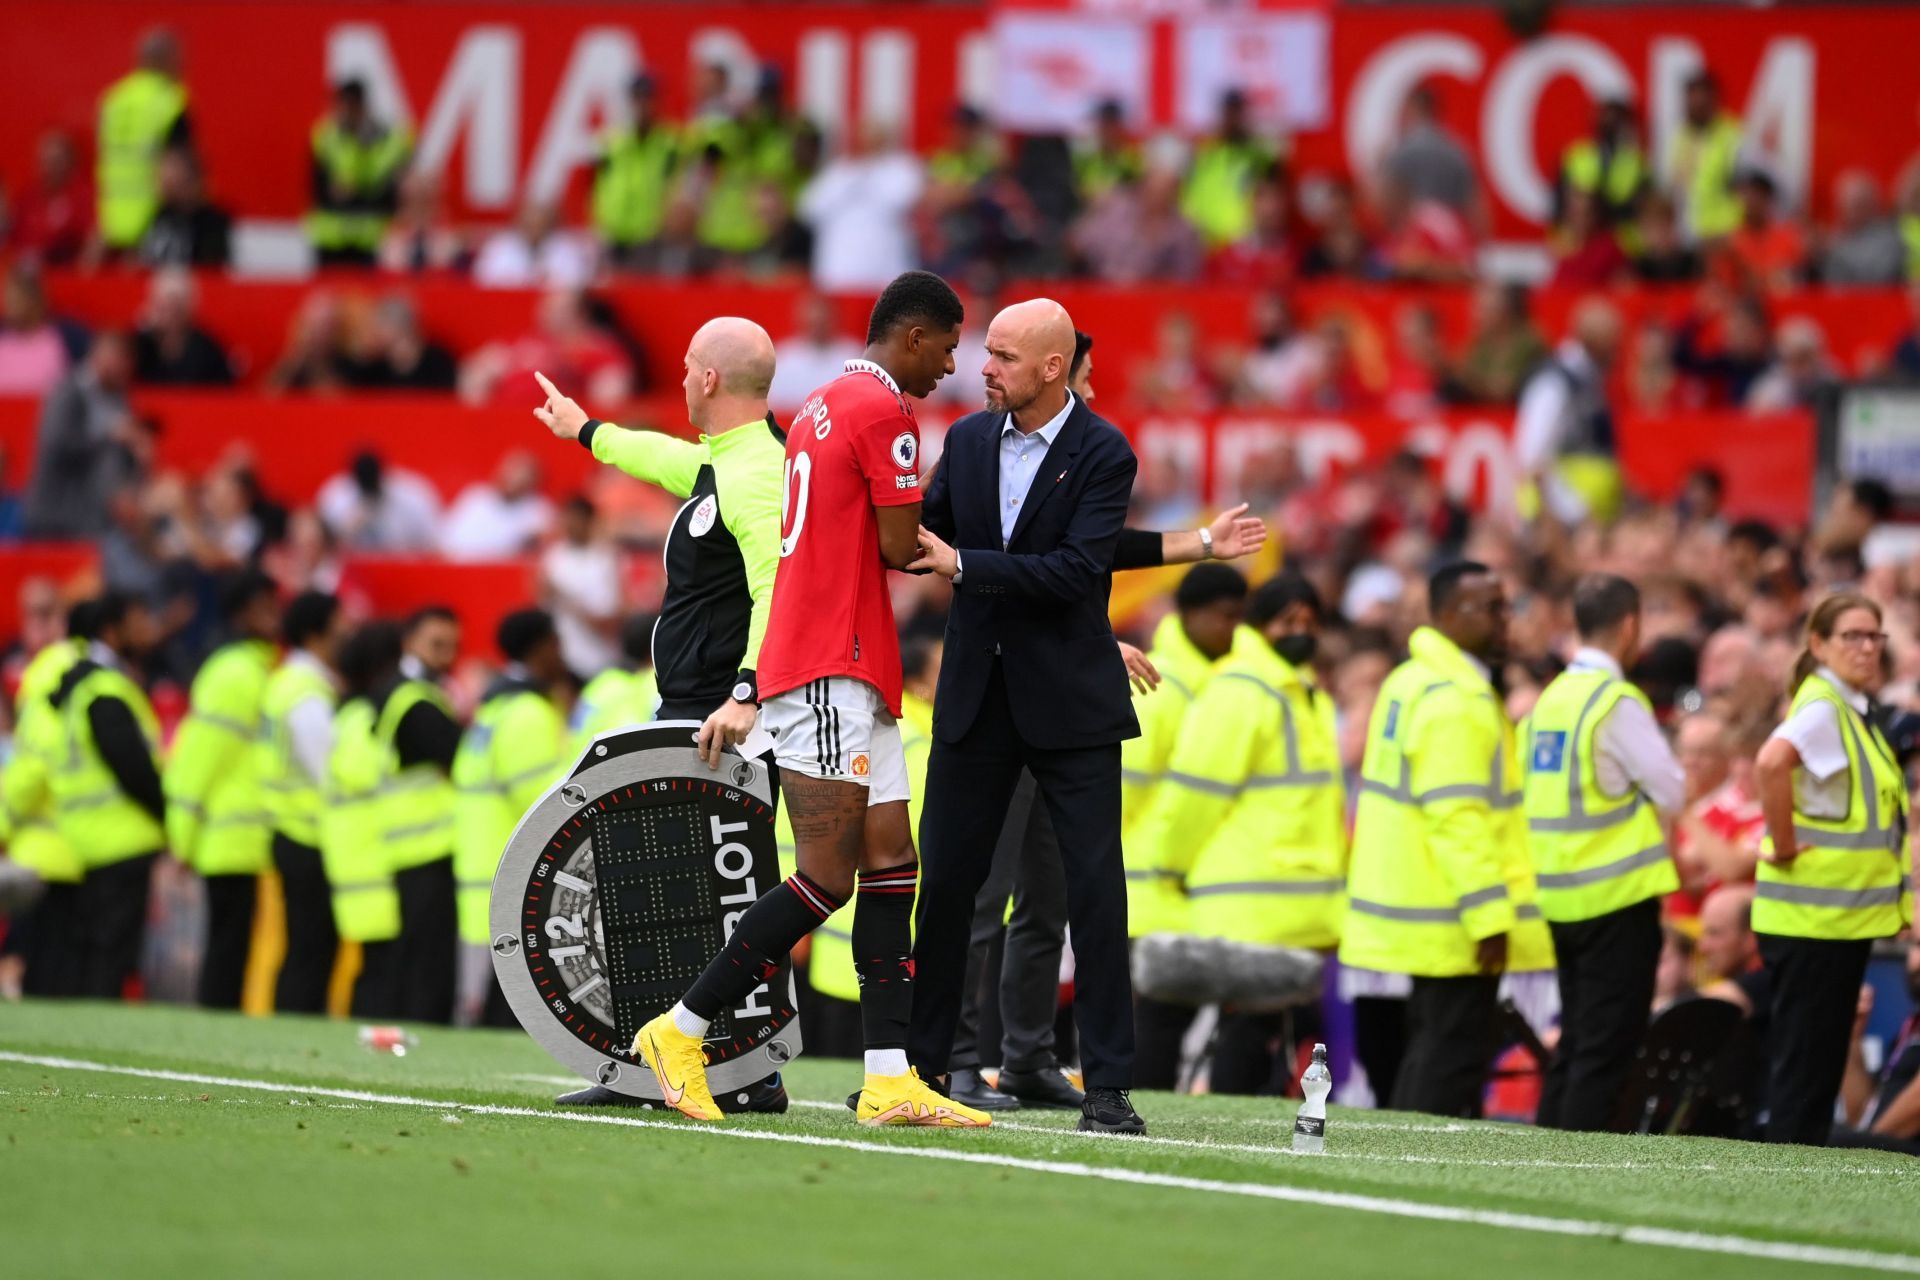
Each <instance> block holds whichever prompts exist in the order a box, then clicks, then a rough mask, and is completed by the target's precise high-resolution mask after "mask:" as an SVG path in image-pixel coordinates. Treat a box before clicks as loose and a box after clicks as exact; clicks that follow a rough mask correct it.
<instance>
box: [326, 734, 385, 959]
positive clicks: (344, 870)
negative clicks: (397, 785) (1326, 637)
mask: <svg viewBox="0 0 1920 1280" xmlns="http://www.w3.org/2000/svg"><path fill="white" fill-rule="evenodd" d="M375 719H376V712H375V710H374V706H373V703H372V702H370V701H369V700H367V699H366V698H349V699H347V700H346V701H345V702H343V703H341V704H340V708H339V710H338V711H336V712H335V713H334V716H333V749H332V751H330V752H329V753H328V755H327V780H326V786H325V787H324V788H323V789H322V793H321V794H322V797H323V800H324V803H323V805H322V807H321V810H320V823H319V828H320V860H321V863H322V865H324V866H325V867H326V869H327V887H328V889H329V890H330V891H331V895H332V896H331V901H332V903H333V923H334V927H335V928H336V929H338V930H339V931H340V936H341V937H342V938H345V939H347V940H349V941H351V942H386V941H388V940H389V939H392V938H397V937H399V936H400V891H399V889H398V887H397V886H396V885H395V884H394V880H393V865H392V858H391V855H390V854H389V852H388V850H387V849H386V847H385V837H386V832H387V829H388V828H389V827H391V826H392V825H393V823H394V808H395V805H394V800H395V796H394V793H393V792H392V791H391V790H390V789H389V788H388V787H387V785H386V782H387V776H388V774H389V772H390V770H389V769H387V767H386V765H385V762H384V761H383V759H382V751H381V747H380V743H379V740H378V738H377V737H376V735H375V732H374V727H375Z"/></svg>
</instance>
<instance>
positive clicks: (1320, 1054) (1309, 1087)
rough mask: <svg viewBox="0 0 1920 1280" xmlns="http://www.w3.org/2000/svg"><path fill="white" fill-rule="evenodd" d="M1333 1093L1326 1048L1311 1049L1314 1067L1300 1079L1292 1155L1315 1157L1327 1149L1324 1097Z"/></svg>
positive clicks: (1325, 1103) (1325, 1099) (1331, 1073)
mask: <svg viewBox="0 0 1920 1280" xmlns="http://www.w3.org/2000/svg"><path fill="white" fill-rule="evenodd" d="M1332 1092H1333V1072H1331V1071H1329V1070H1327V1046H1325V1045H1323V1044H1316V1045H1315V1046H1313V1065H1312V1066H1310V1067H1308V1068H1307V1071H1306V1074H1305V1075H1303V1076H1301V1077H1300V1093H1301V1096H1302V1097H1303V1098H1304V1099H1305V1101H1303V1102H1302V1103H1301V1104H1300V1111H1299V1113H1298V1114H1297V1115H1295V1116H1294V1118H1293V1150H1294V1154H1295V1155H1307V1156H1317V1155H1320V1154H1322V1153H1323V1152H1325V1151H1326V1149H1327V1095H1328V1094H1329V1093H1332Z"/></svg>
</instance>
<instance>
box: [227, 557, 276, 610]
mask: <svg viewBox="0 0 1920 1280" xmlns="http://www.w3.org/2000/svg"><path fill="white" fill-rule="evenodd" d="M279 594H280V584H279V583H277V582H275V581H274V580H273V579H272V578H270V577H268V576H267V575H266V574H264V573H262V572H261V571H260V570H258V569H242V570H241V571H240V572H238V573H236V574H233V575H232V576H231V577H229V578H228V579H227V580H226V581H225V582H223V583H221V584H220V616H221V617H223V618H225V619H226V620H227V621H228V622H232V621H233V620H234V619H235V618H237V617H239V616H240V615H241V614H243V613H245V612H246V611H247V609H248V607H249V606H250V605H252V604H253V602H254V601H255V600H258V599H259V598H260V597H261V596H268V595H270V596H278V595H279Z"/></svg>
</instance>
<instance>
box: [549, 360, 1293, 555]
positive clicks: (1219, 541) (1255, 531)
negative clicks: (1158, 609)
mask: <svg viewBox="0 0 1920 1280" xmlns="http://www.w3.org/2000/svg"><path fill="white" fill-rule="evenodd" d="M542 381H545V379H542ZM1207 532H1209V533H1211V534H1212V535H1213V558H1214V559H1215V560H1238V559H1239V558H1240V557H1241V556H1250V555H1252V554H1253V553H1254V552H1256V551H1258V550H1259V549H1260V548H1261V547H1263V546H1265V545H1266V542H1267V522H1266V521H1265V520H1262V519H1261V518H1260V517H1259V516H1250V515H1248V514H1247V504H1246V503H1244V502H1243V503H1241V504H1240V505H1239V506H1237V507H1228V508H1227V509H1226V510H1225V511H1222V512H1221V513H1220V514H1219V515H1217V516H1215V517H1214V518H1213V523H1212V524H1210V525H1208V526H1207Z"/></svg>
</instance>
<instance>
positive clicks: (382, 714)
mask: <svg viewBox="0 0 1920 1280" xmlns="http://www.w3.org/2000/svg"><path fill="white" fill-rule="evenodd" d="M422 702H429V703H432V704H433V705H434V706H437V707H439V708H440V710H441V711H443V712H445V713H446V716H447V718H448V719H449V720H451V719H452V718H453V706H452V704H451V703H449V702H448V701H447V695H446V694H445V693H443V692H442V691H441V689H440V686H439V685H437V684H435V683H433V682H432V681H431V680H411V679H410V680H402V681H401V682H400V683H399V684H398V685H397V686H395V688H394V689H393V691H392V692H391V693H389V694H388V695H387V697H386V701H384V702H381V703H380V704H379V705H378V707H377V715H376V718H375V720H374V726H373V739H374V746H375V747H376V748H378V750H379V754H380V769H381V786H382V787H384V788H385V789H386V791H387V792H388V794H389V795H390V796H391V797H392V802H391V803H390V804H389V805H388V815H387V822H386V827H385V830H386V837H385V845H386V850H387V865H388V866H390V867H392V868H393V869H394V870H395V871H409V870H411V869H413V868H414V867H423V866H425V865H426V864H427V863H429V862H437V861H439V860H440V859H441V858H444V857H446V856H447V855H448V854H450V853H452V852H453V846H454V841H455V831H456V826H457V819H456V815H455V811H456V808H457V806H456V805H455V803H454V801H455V796H454V790H453V781H452V779H451V778H450V777H448V775H447V774H445V773H443V772H442V771H441V769H440V766H438V765H435V764H425V763H421V764H415V765H411V766H408V767H406V768H402V767H401V765H400V752H399V748H398V745H397V743H398V740H399V734H400V722H401V721H402V720H404V719H405V718H406V715H407V712H408V711H410V710H412V709H413V707H415V706H416V705H418V704H419V703H422ZM514 820H515V821H516V822H517V821H519V815H518V814H515V815H514ZM509 830H511V828H509ZM487 878H488V880H489V881H491V879H492V874H491V873H489V874H488V877H487Z"/></svg>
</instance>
